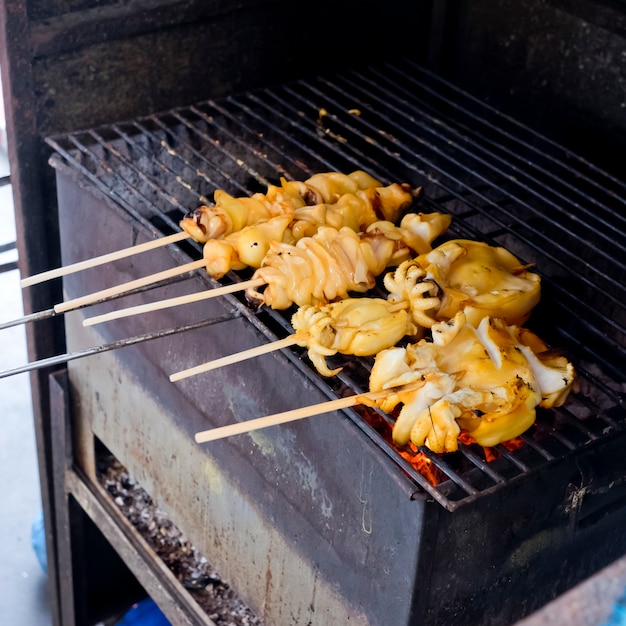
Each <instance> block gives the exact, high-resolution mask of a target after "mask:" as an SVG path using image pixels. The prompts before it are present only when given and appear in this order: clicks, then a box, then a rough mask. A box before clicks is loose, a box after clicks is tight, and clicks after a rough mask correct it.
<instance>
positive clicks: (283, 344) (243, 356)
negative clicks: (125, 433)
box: [83, 281, 410, 383]
mask: <svg viewBox="0 0 626 626" xmlns="http://www.w3.org/2000/svg"><path fill="white" fill-rule="evenodd" d="M250 282H254V281H250ZM409 306H410V305H409V303H408V302H407V301H401V302H396V303H395V304H392V305H391V306H389V311H390V312H395V311H400V310H401V309H406V308H408V307H409ZM90 319H95V318H90ZM87 321H89V320H85V321H84V322H83V324H85V323H86V322H87ZM307 338H308V335H306V334H301V333H294V334H293V335H290V336H289V337H286V338H285V339H279V340H278V341H273V342H271V343H268V344H265V345H262V346H257V347H256V348H251V349H250V350H242V351H241V352H236V353H234V354H229V355H228V356H225V357H222V358H219V359H214V360H212V361H207V362H206V363H201V364H200V365H196V366H194V367H190V368H188V369H186V370H181V371H180V372H176V373H175V374H172V375H171V376H170V381H171V382H173V383H175V382H177V381H179V380H183V379H184V378H189V377H190V376H196V375H197V374H203V373H205V372H210V371H212V370H216V369H219V368H220V367H226V366H228V365H232V364H233V363H240V362H241V361H246V360H248V359H253V358H256V357H258V356H262V355H264V354H268V353H270V352H274V351H276V350H282V349H283V348H288V347H289V346H293V345H296V344H299V343H301V342H306V341H307Z"/></svg>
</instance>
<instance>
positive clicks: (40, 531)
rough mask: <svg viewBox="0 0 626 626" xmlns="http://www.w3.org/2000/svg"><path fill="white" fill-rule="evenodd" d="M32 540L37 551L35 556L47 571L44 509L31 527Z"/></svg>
mask: <svg viewBox="0 0 626 626" xmlns="http://www.w3.org/2000/svg"><path fill="white" fill-rule="evenodd" d="M30 542H31V545H32V546H33V550H34V551H35V556H36V557H37V560H38V561H39V565H41V569H42V570H43V571H44V572H46V573H47V571H48V558H47V554H46V531H45V529H44V525H43V511H40V512H39V514H38V515H37V517H36V518H35V519H34V520H33V523H32V526H31V528H30Z"/></svg>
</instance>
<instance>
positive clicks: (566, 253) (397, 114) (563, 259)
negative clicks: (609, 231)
mask: <svg viewBox="0 0 626 626" xmlns="http://www.w3.org/2000/svg"><path fill="white" fill-rule="evenodd" d="M325 86H326V87H327V88H333V89H335V90H336V91H337V92H338V93H340V94H341V95H346V92H345V90H344V89H343V87H338V86H335V85H333V84H331V83H330V82H328V81H326V82H325ZM310 89H311V91H312V93H313V94H315V95H316V96H317V97H318V98H320V97H325V98H326V99H327V101H328V100H329V99H330V96H329V94H328V93H327V92H323V93H322V92H321V91H319V90H318V89H316V88H314V87H310ZM359 89H361V87H360V86H359V85H357V84H352V85H351V91H350V99H351V101H354V100H355V92H358V90H359ZM368 95H370V96H371V98H372V99H374V100H375V101H376V103H377V104H378V105H380V107H381V109H384V108H387V109H389V111H390V113H392V114H393V117H387V116H385V122H386V123H387V124H388V125H389V127H390V128H392V129H393V130H394V131H395V135H394V137H393V138H389V137H386V138H385V139H386V140H388V141H390V142H391V143H393V144H394V145H395V146H397V147H399V148H401V149H402V150H404V151H405V153H406V154H407V155H409V154H411V155H413V154H414V151H413V150H412V148H411V147H410V146H409V145H408V143H406V139H402V137H409V138H410V139H411V140H412V141H415V142H417V144H418V145H420V146H423V147H425V148H428V149H429V150H431V151H432V152H433V153H434V154H435V155H436V156H438V157H439V158H442V159H444V160H445V161H446V162H447V163H448V164H449V165H448V166H447V167H446V168H443V167H442V166H440V165H438V164H437V163H435V162H434V161H433V160H432V159H426V158H425V157H424V155H420V160H422V161H423V162H428V164H429V166H430V167H431V168H433V169H434V170H435V171H438V172H439V173H440V174H441V175H442V177H443V178H448V179H450V180H453V181H454V182H455V183H456V184H458V185H459V186H460V187H467V186H468V185H467V183H466V182H465V181H463V180H461V179H460V178H458V177H457V176H455V175H453V174H452V172H451V169H450V165H454V166H455V167H458V168H459V169H460V170H461V171H466V172H469V173H471V174H472V176H474V177H475V178H476V179H477V180H478V181H480V182H481V183H483V184H490V186H491V188H492V189H495V190H497V191H499V192H500V193H502V194H503V196H504V197H507V198H509V199H510V200H512V201H513V202H514V203H516V204H517V205H519V206H523V207H524V209H526V210H527V211H529V212H530V213H531V214H534V215H535V216H537V217H543V213H542V212H541V211H539V210H538V209H536V208H535V207H534V206H533V205H532V204H530V203H528V202H525V201H523V200H522V199H521V197H520V196H519V195H518V196H514V195H513V194H512V193H511V192H510V191H509V190H508V189H506V188H505V187H503V186H502V185H500V184H498V183H496V182H495V180H494V179H489V178H487V177H486V174H483V172H482V170H483V169H484V168H491V167H492V166H491V165H490V164H488V163H486V162H484V161H482V160H480V159H477V158H476V156H475V155H474V154H473V153H472V152H471V151H469V150H467V149H466V148H465V147H464V146H462V145H460V144H458V143H454V142H453V141H452V139H451V138H447V140H446V141H445V142H444V141H443V140H439V141H438V145H435V144H434V143H433V142H428V141H427V140H426V139H425V138H424V135H419V136H418V135H417V134H414V133H411V132H409V129H408V126H407V125H401V124H400V122H399V121H396V120H403V119H404V118H405V116H403V114H402V113H403V112H402V111H401V110H400V109H399V108H398V107H397V106H395V105H394V104H392V103H391V102H390V99H389V98H387V99H386V100H385V101H383V100H382V99H381V98H379V97H378V96H376V95H375V94H368ZM331 101H332V103H333V104H335V105H336V106H337V108H339V109H342V108H345V107H342V104H341V103H339V102H337V101H336V100H331ZM379 115H384V114H383V113H379ZM353 117H355V119H358V120H359V123H360V124H361V125H362V126H364V127H365V128H367V129H368V130H369V131H370V133H371V136H372V137H375V136H376V135H379V133H378V132H377V130H378V129H377V128H376V126H375V125H374V124H373V123H371V122H369V121H368V120H367V119H363V118H361V117H358V116H353ZM412 121H414V123H417V124H418V125H419V122H417V121H416V120H412ZM350 130H351V131H352V132H355V133H358V132H359V131H358V130H357V129H356V127H355V126H352V127H351V128H350ZM421 130H422V132H423V133H424V134H431V133H432V132H433V131H432V130H431V129H430V127H429V126H428V125H422V126H421ZM360 134H362V133H360ZM372 141H374V142H375V143H377V144H378V145H380V147H382V144H380V142H379V140H377V139H373V140H372ZM439 145H441V147H439ZM444 145H445V149H444ZM451 147H455V148H456V149H458V150H460V151H461V152H462V153H463V155H464V160H463V161H460V160H457V159H456V158H453V157H452V156H451V151H450V148H451ZM398 160H399V161H400V160H402V159H401V158H400V157H398ZM468 160H472V161H477V162H478V166H477V167H475V168H469V167H468V166H467V161H468ZM404 163H405V165H410V164H409V163H408V162H407V161H404ZM496 173H498V174H499V175H500V176H502V177H503V179H504V178H505V177H507V178H508V176H510V174H504V173H502V172H498V171H497V170H496ZM510 180H511V179H510V178H508V180H507V182H508V181H510ZM474 192H475V193H476V195H477V197H479V198H480V199H481V200H482V201H483V202H485V205H486V206H489V207H492V208H495V209H496V210H497V209H499V206H498V204H497V203H495V202H494V201H493V200H492V199H491V198H489V197H487V196H486V195H485V194H481V193H477V192H476V190H475V191H474ZM562 215H563V217H567V214H565V213H562ZM489 217H491V218H492V219H494V221H496V222H497V223H499V224H500V226H502V227H504V228H507V230H509V231H510V230H511V227H510V226H509V225H508V224H509V223H511V222H512V223H516V224H517V225H518V226H519V227H524V226H526V224H527V222H526V221H525V220H524V219H521V218H519V217H517V216H516V215H515V214H514V213H512V212H509V213H507V222H506V223H505V222H502V221H501V220H500V219H497V220H496V219H495V217H494V216H493V215H489ZM559 226H560V228H561V229H562V230H563V232H565V233H567V234H568V235H570V236H571V237H572V238H575V239H577V240H579V241H580V242H581V243H583V244H584V243H585V242H584V240H582V239H581V238H580V236H579V235H577V234H576V233H575V232H573V231H571V230H570V229H569V228H568V227H566V226H565V224H564V222H563V221H561V223H560V224H559ZM516 235H517V236H518V238H522V237H521V235H520V233H519V232H516ZM523 239H525V240H526V242H527V243H528V244H529V245H530V246H531V247H539V246H540V249H541V250H542V251H545V249H549V247H550V246H552V247H554V248H555V249H557V250H558V251H559V253H560V255H561V256H560V257H559V258H558V259H557V258H556V257H555V258H554V259H553V260H554V262H557V263H559V264H560V265H561V266H562V267H563V268H564V269H565V268H567V267H571V265H569V264H568V261H567V259H568V258H569V259H570V263H574V262H575V261H577V260H578V258H579V257H578V255H575V254H573V251H572V250H570V249H568V248H567V247H566V246H564V245H562V244H561V243H560V242H558V241H555V240H553V239H552V238H549V237H547V236H546V235H544V234H543V233H541V232H536V233H534V241H531V240H530V239H528V238H526V237H524V238H523ZM541 242H543V243H541ZM538 244H539V246H538ZM605 244H606V247H610V246H612V245H614V244H613V241H612V240H610V239H608V237H607V238H606V241H605ZM593 251H594V252H595V253H596V254H598V255H600V256H602V257H604V258H605V260H606V261H610V262H614V259H615V258H616V255H615V254H610V253H609V252H608V251H607V250H605V246H604V245H603V246H600V247H593ZM578 252H579V251H578ZM574 266H575V263H574ZM579 278H581V279H582V280H583V281H585V282H587V283H588V284H589V285H590V286H592V287H593V286H594V284H593V283H592V282H591V281H590V280H589V279H587V278H586V277H582V276H581V277H579ZM604 278H605V279H606V280H607V281H608V282H610V283H611V284H612V285H613V287H614V288H616V289H617V290H622V289H623V288H624V286H623V284H622V283H621V282H620V281H618V280H616V279H614V278H613V277H612V276H609V275H605V276H604ZM616 301H617V300H616Z"/></svg>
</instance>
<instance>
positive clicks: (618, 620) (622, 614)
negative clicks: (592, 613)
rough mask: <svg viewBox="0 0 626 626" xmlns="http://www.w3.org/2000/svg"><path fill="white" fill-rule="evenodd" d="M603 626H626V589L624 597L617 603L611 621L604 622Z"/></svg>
mask: <svg viewBox="0 0 626 626" xmlns="http://www.w3.org/2000/svg"><path fill="white" fill-rule="evenodd" d="M602 626H626V589H625V590H624V593H623V594H622V597H621V598H619V600H617V602H616V603H615V606H614V607H613V612H612V613H611V616H610V617H609V620H608V621H607V622H604V624H603V625H602Z"/></svg>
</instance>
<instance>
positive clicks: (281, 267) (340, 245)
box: [60, 213, 451, 325]
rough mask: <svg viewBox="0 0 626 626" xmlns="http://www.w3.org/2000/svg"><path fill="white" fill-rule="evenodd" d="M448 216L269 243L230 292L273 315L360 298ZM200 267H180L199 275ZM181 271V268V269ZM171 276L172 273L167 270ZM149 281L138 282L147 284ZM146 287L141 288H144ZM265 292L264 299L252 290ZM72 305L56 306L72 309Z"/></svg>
mask: <svg viewBox="0 0 626 626" xmlns="http://www.w3.org/2000/svg"><path fill="white" fill-rule="evenodd" d="M450 221H451V218H450V216H448V215H443V214H440V213H433V214H429V215H421V214H419V215H418V214H415V215H414V216H412V218H411V220H409V222H408V223H407V224H408V225H406V224H405V226H404V227H402V226H400V227H396V226H394V225H393V224H392V223H391V222H386V221H383V222H376V223H374V224H373V225H372V226H371V227H370V228H369V229H368V230H367V231H365V232H364V233H356V232H355V231H353V230H352V229H350V228H348V227H343V228H341V229H339V230H336V229H334V228H331V227H329V226H322V227H321V228H319V229H318V231H317V232H316V234H315V235H313V236H311V237H303V238H302V239H301V240H299V241H298V242H297V243H296V244H295V245H294V244H288V243H284V242H276V241H272V242H270V244H269V251H268V253H267V254H266V255H265V257H264V259H263V263H262V266H261V267H260V268H259V269H257V270H256V272H255V274H254V275H253V277H252V279H251V281H250V282H246V283H239V284H238V286H233V287H232V291H229V293H233V292H234V291H237V290H241V291H246V295H247V297H248V298H249V299H250V300H251V301H252V302H253V303H254V305H255V306H261V305H263V304H266V305H268V306H271V307H272V308H274V309H287V308H289V307H290V306H291V305H292V304H296V305H298V306H302V305H304V304H312V303H317V302H320V303H327V302H332V301H334V300H337V299H340V298H346V297H347V296H348V292H350V291H354V292H358V293H364V292H366V291H368V290H369V289H371V288H372V287H373V286H374V284H375V280H376V277H377V276H379V275H380V274H381V273H382V272H383V271H384V270H385V269H386V268H387V267H389V266H392V265H397V264H398V263H401V262H402V261H404V260H406V259H407V258H410V257H411V255H412V253H413V250H414V249H415V248H419V249H421V250H423V249H425V248H428V249H430V242H431V241H433V240H434V239H435V238H436V237H437V236H439V235H440V234H441V233H443V232H444V231H445V230H446V229H447V228H448V225H449V224H450ZM204 262H205V261H196V262H194V263H193V264H189V265H186V266H184V267H185V268H187V269H198V268H200V267H202V266H203V263H204ZM181 270H182V268H181ZM171 271H177V270H176V269H175V270H171ZM149 280H150V277H146V278H144V279H139V281H149ZM144 284H145V283H144ZM128 285H129V283H126V284H125V285H119V286H118V287H114V288H111V289H110V290H105V291H104V292H96V293H94V294H91V295H89V296H84V297H82V298H80V299H78V302H79V303H84V302H85V301H88V300H95V299H97V298H99V297H101V296H102V294H103V293H107V294H108V293H111V292H113V291H115V290H118V292H122V291H124V290H125V289H126V288H127V286H128ZM261 286H265V290H264V291H263V293H260V292H259V291H257V290H256V288H258V287H261ZM223 293H224V292H223V291H220V290H219V289H215V290H214V289H210V290H208V291H206V292H204V295H199V294H198V295H196V294H193V295H191V296H189V298H190V300H189V301H198V300H200V299H207V298H212V297H216V296H219V295H222V294H223ZM75 302H76V301H72V302H70V303H68V304H63V305H60V308H61V307H65V306H70V307H71V306H74V305H75ZM184 302H185V300H184V297H180V298H172V299H169V300H163V301H161V302H160V303H153V304H151V305H140V306H139V307H130V308H128V309H121V310H119V311H116V312H113V313H108V314H106V315H104V316H97V317H94V318H88V319H86V320H84V324H85V325H93V324H95V323H99V322H102V321H110V320H112V319H117V318H120V317H127V316H129V315H135V314H137V313H143V312H146V311H148V310H157V309H161V308H168V307H170V306H177V305H179V304H183V303H184Z"/></svg>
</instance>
